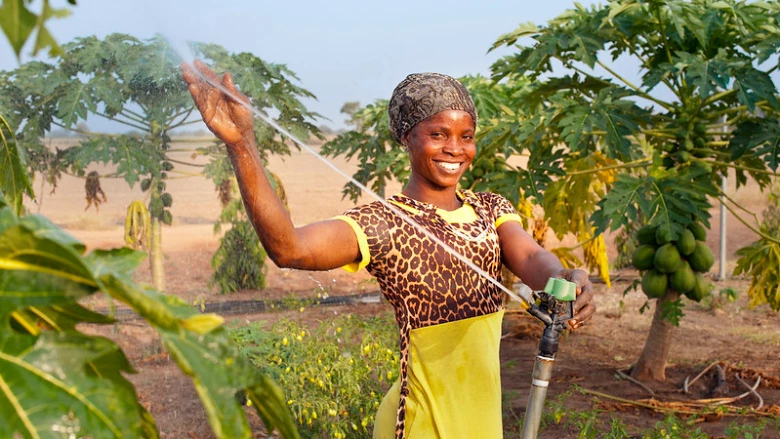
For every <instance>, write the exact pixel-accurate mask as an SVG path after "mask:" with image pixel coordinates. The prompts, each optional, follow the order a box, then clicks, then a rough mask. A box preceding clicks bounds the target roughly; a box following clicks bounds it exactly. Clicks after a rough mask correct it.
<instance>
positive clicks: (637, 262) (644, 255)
mask: <svg viewBox="0 0 780 439" xmlns="http://www.w3.org/2000/svg"><path fill="white" fill-rule="evenodd" d="M653 256H655V247H653V246H652V245H649V244H645V245H640V246H639V247H637V248H636V250H634V253H633V254H632V255H631V265H633V266H634V267H636V269H637V270H649V269H651V268H653Z"/></svg>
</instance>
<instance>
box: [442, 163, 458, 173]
mask: <svg viewBox="0 0 780 439" xmlns="http://www.w3.org/2000/svg"><path fill="white" fill-rule="evenodd" d="M437 164H438V165H439V166H441V167H442V168H444V169H445V170H446V171H457V170H458V168H460V163H445V162H438V163H437Z"/></svg>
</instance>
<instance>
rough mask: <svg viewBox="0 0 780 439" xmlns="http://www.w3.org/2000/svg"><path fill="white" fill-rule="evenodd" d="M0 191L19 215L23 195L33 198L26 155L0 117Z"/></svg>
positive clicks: (7, 125)
mask: <svg viewBox="0 0 780 439" xmlns="http://www.w3.org/2000/svg"><path fill="white" fill-rule="evenodd" d="M0 148H2V149H0V190H2V192H3V193H5V196H6V199H7V200H8V203H10V205H11V206H12V207H13V209H14V211H16V212H17V213H21V212H22V210H23V209H24V206H23V205H22V201H23V197H24V194H27V195H28V196H29V197H31V198H33V197H34V196H35V195H34V194H33V188H32V184H31V183H30V177H29V176H28V175H27V163H26V153H25V151H24V149H22V148H21V145H19V144H18V143H17V142H16V138H15V136H14V132H13V129H12V128H11V126H10V125H9V124H8V122H7V121H6V120H5V119H4V118H3V116H2V115H0Z"/></svg>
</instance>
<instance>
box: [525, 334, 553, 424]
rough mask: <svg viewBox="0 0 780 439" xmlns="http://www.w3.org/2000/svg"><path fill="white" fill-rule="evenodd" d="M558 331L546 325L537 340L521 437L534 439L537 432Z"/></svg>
mask: <svg viewBox="0 0 780 439" xmlns="http://www.w3.org/2000/svg"><path fill="white" fill-rule="evenodd" d="M556 326H557V325H556ZM559 332H560V330H559V329H557V328H555V327H554V326H553V325H547V326H546V327H545V328H544V333H543V334H542V339H541V340H540V341H539V353H538V354H537V356H536V360H535V361H534V372H533V378H532V380H531V393H530V395H529V396H528V407H527V408H526V410H525V422H523V433H522V435H521V436H520V437H521V438H522V439H536V436H537V435H538V434H539V424H540V423H541V421H542V412H543V411H544V401H545V398H546V397H547V387H548V386H549V385H550V378H551V377H552V370H553V363H555V353H556V352H558V334H559Z"/></svg>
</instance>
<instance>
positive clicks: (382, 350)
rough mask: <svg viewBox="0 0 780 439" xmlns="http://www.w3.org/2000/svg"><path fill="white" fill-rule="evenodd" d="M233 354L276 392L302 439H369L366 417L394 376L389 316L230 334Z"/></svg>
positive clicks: (393, 340)
mask: <svg viewBox="0 0 780 439" xmlns="http://www.w3.org/2000/svg"><path fill="white" fill-rule="evenodd" d="M231 335H232V336H233V338H234V339H235V340H236V341H237V342H238V344H239V346H240V349H241V352H242V353H243V355H245V356H246V357H247V358H249V359H250V360H251V361H252V362H253V363H254V364H255V365H256V366H257V367H259V368H260V369H261V370H262V371H263V372H264V373H267V374H268V375H269V376H271V377H273V378H274V379H275V380H276V381H277V382H279V383H280V385H281V386H282V388H283V389H284V392H285V395H286V397H287V398H288V399H287V407H288V409H289V411H290V412H291V414H292V417H293V419H295V421H296V422H297V424H298V431H299V432H300V434H301V437H303V438H325V437H328V438H366V439H368V438H370V437H371V436H372V431H373V423H374V415H375V414H376V411H377V408H378V407H379V404H380V403H381V401H382V398H383V397H384V395H385V393H386V392H387V389H388V388H389V387H390V385H392V384H393V382H395V380H397V379H398V377H399V371H400V370H399V368H400V364H399V357H398V353H397V352H398V347H397V339H398V329H397V326H396V325H395V323H394V320H393V317H392V315H391V314H389V313H388V314H383V315H381V316H378V317H371V318H365V317H358V316H354V317H353V316H352V315H351V314H347V315H341V316H338V317H334V318H332V319H328V320H325V321H323V322H321V323H320V325H319V326H317V327H314V328H307V327H306V326H303V325H300V324H297V323H295V322H292V321H289V320H281V321H279V322H277V323H275V324H273V325H272V326H271V327H270V328H268V329H266V328H264V327H263V325H262V324H252V325H249V326H243V327H237V328H234V329H232V330H231Z"/></svg>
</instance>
